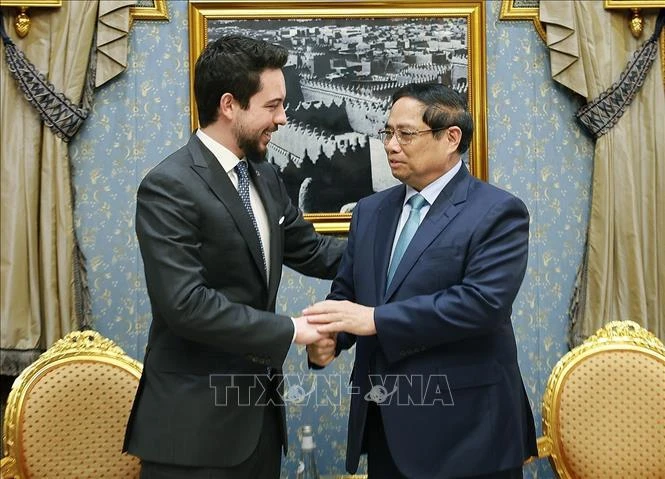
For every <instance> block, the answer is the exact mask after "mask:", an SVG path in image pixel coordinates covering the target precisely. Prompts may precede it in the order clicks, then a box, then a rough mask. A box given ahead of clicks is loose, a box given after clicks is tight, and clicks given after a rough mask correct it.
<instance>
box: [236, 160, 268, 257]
mask: <svg viewBox="0 0 665 479" xmlns="http://www.w3.org/2000/svg"><path fill="white" fill-rule="evenodd" d="M235 170H236V174H237V175H238V195H239V196H240V199H241V200H242V204H243V205H245V209H246V210H247V213H249V217H250V219H251V220H252V224H253V225H254V230H256V236H258V238H259V245H260V246H261V258H263V267H264V268H265V267H266V255H265V253H264V252H263V242H262V241H261V233H260V232H259V225H258V224H257V223H256V217H254V211H253V210H252V203H251V202H250V201H249V170H248V169H247V163H245V162H244V161H241V162H240V163H238V164H237V165H236V167H235Z"/></svg>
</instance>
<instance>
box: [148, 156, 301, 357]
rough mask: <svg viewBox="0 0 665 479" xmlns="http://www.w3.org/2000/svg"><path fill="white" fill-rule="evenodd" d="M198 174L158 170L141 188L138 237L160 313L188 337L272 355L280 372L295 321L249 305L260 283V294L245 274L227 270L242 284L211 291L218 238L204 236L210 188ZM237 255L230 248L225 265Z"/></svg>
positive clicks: (156, 311) (231, 242)
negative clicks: (209, 252) (212, 248)
mask: <svg viewBox="0 0 665 479" xmlns="http://www.w3.org/2000/svg"><path fill="white" fill-rule="evenodd" d="M192 174H193V173H192V172H191V168H181V169H173V168H171V169H167V168H159V167H158V168H157V169H155V170H153V171H152V172H151V173H149V174H148V175H147V176H146V178H145V179H144V180H143V181H142V183H141V185H140V187H139V191H138V195H137V209H136V232H137V237H138V241H139V246H140V250H141V255H142V257H143V262H144V266H145V275H146V284H147V288H148V293H149V295H150V300H151V305H152V309H153V316H154V317H155V318H159V319H160V320H162V321H164V322H165V323H166V325H167V326H168V328H169V329H170V330H171V332H172V333H173V334H175V335H177V336H180V337H182V338H185V339H188V340H191V341H195V342H198V343H204V344H209V345H211V346H214V347H215V348H216V349H219V350H221V351H224V352H228V353H235V354H244V355H256V356H260V357H263V358H267V359H266V362H267V363H269V364H270V365H271V366H272V367H281V365H282V364H283V361H284V358H285V357H286V354H287V352H288V350H289V347H290V345H291V339H292V337H293V323H292V322H291V321H290V320H289V318H287V317H284V316H279V315H276V314H274V313H271V312H269V311H263V310H261V309H259V308H254V307H251V306H248V304H252V298H253V297H256V295H257V294H256V288H257V287H258V286H256V285H255V284H254V286H253V288H254V289H252V285H250V284H249V280H246V283H247V284H243V283H242V281H243V276H242V271H228V273H227V274H228V275H229V278H234V277H235V278H236V279H237V281H235V283H236V285H235V286H231V287H227V288H226V289H224V290H222V289H219V288H217V289H215V288H213V287H211V282H210V278H209V277H208V276H209V273H208V272H207V267H208V266H209V265H207V264H205V261H204V258H203V257H204V249H205V248H209V246H207V245H208V244H209V241H211V240H210V239H207V238H204V233H203V230H204V221H205V220H204V218H203V217H202V216H203V212H202V211H203V210H202V209H201V193H200V191H201V190H202V188H201V186H200V185H201V183H200V182H198V181H197V182H194V181H193V180H191V181H190V180H189V179H188V178H190V177H188V175H192ZM197 195H198V196H197ZM220 209H221V208H220ZM220 221H223V219H220ZM229 221H231V220H229ZM234 228H235V227H233V226H230V227H229V228H228V229H229V230H230V231H234V233H229V234H230V235H231V234H233V235H237V233H236V232H235V231H236V230H235V229H234ZM226 240H227V241H228V245H235V244H236V242H237V243H238V245H239V247H240V246H242V244H244V243H241V241H242V240H241V239H240V238H238V239H236V238H235V237H234V236H233V237H231V236H229V238H227V239H226ZM229 247H231V248H232V246H229ZM233 254H235V253H234V251H232V250H229V251H224V252H223V253H221V254H220V255H219V256H218V257H219V261H224V259H225V258H224V255H233ZM234 275H235V276H234ZM245 276H247V275H245ZM229 295H232V296H231V297H232V298H233V300H230V299H229Z"/></svg>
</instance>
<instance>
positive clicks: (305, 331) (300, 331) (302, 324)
mask: <svg viewBox="0 0 665 479" xmlns="http://www.w3.org/2000/svg"><path fill="white" fill-rule="evenodd" d="M293 322H294V323H295V325H296V339H295V340H294V341H293V342H294V343H296V344H312V343H314V342H316V341H319V340H321V339H324V338H326V337H327V335H324V334H321V333H319V332H318V331H317V329H316V325H315V324H309V322H308V321H307V318H305V317H304V316H300V317H298V318H293Z"/></svg>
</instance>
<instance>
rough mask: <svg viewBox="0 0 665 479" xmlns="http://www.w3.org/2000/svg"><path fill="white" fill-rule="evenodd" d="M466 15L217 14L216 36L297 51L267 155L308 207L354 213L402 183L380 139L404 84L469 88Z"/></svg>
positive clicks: (212, 31)
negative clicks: (280, 122) (282, 118)
mask: <svg viewBox="0 0 665 479" xmlns="http://www.w3.org/2000/svg"><path fill="white" fill-rule="evenodd" d="M467 28H468V25H467V21H466V19H465V18H460V17H453V18H378V19H362V18H355V19H338V18H334V19H333V18H324V19H257V20H226V19H224V20H215V19H209V20H208V31H207V34H208V41H211V40H214V39H216V38H219V37H220V36H223V35H229V34H234V33H239V34H244V35H248V36H252V37H255V38H261V39H263V40H266V41H268V42H271V43H277V44H280V45H282V46H284V47H286V48H287V49H288V50H289V60H288V63H287V65H286V67H285V68H284V75H285V78H286V90H287V96H286V100H285V105H286V114H287V118H288V123H287V124H286V125H285V126H282V127H280V128H279V130H278V131H277V132H275V133H274V134H273V137H272V141H271V143H270V145H269V147H268V153H267V159H268V161H270V162H271V163H273V164H274V165H276V166H277V167H278V169H279V170H280V171H281V174H282V177H283V179H284V183H285V184H286V187H287V190H288V192H289V195H290V197H291V199H292V201H293V202H294V204H297V205H298V206H299V207H300V209H301V210H302V211H303V212H304V213H340V212H349V211H351V210H352V208H353V205H354V204H355V203H356V202H357V201H358V200H359V199H360V198H362V197H364V196H367V195H369V194H371V193H373V192H375V191H380V190H383V189H385V188H388V187H390V186H392V185H395V184H397V183H398V182H397V180H395V179H394V178H393V177H392V175H391V174H390V168H389V167H388V164H387V159H386V153H385V150H384V148H383V143H382V142H381V140H380V139H379V135H378V131H379V130H381V129H382V128H383V127H384V125H385V121H386V118H387V113H388V110H389V108H390V98H391V96H392V94H393V93H394V92H395V90H397V89H398V88H399V87H400V86H402V85H404V84H406V83H411V82H418V83H421V82H422V83H429V82H436V83H443V84H444V85H448V86H450V87H452V88H454V89H456V90H457V91H459V92H461V93H464V94H467V92H468V77H469V69H468V48H467Z"/></svg>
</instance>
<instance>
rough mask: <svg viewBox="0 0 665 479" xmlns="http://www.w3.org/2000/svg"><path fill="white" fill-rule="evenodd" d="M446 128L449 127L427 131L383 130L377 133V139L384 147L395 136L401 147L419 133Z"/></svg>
mask: <svg viewBox="0 0 665 479" xmlns="http://www.w3.org/2000/svg"><path fill="white" fill-rule="evenodd" d="M448 128H450V127H449V126H445V127H442V128H430V129H428V130H400V129H397V130H392V129H390V128H386V129H385V130H381V131H379V138H381V141H383V144H384V145H387V144H388V143H390V141H391V140H392V139H393V136H395V137H397V143H399V144H400V145H402V146H403V145H408V144H409V143H411V142H412V141H413V140H414V139H415V138H416V137H417V136H418V135H420V134H421V133H429V132H434V131H441V130H446V129H448Z"/></svg>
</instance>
